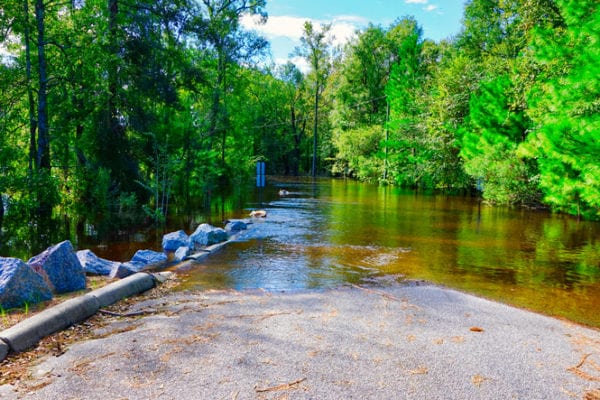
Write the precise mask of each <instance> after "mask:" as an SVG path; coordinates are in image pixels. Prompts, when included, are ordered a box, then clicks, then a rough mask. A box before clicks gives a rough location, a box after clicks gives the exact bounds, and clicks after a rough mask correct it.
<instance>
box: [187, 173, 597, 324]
mask: <svg viewBox="0 0 600 400" xmlns="http://www.w3.org/2000/svg"><path fill="white" fill-rule="evenodd" d="M282 188H283V189H285V190H288V191H289V192H290V194H289V195H287V196H285V197H280V196H279V195H278V190H279V189H282ZM260 198H261V200H262V201H260V202H259V201H252V202H250V203H247V204H246V207H245V208H246V209H245V210H244V213H245V214H247V212H248V211H249V210H251V209H256V208H263V209H265V210H267V212H268V216H267V218H266V219H264V220H256V221H255V223H254V224H252V225H251V226H250V227H251V228H250V229H249V230H248V231H246V232H244V234H243V235H242V236H241V237H240V238H239V239H238V241H236V242H234V243H230V244H228V245H227V246H225V247H224V248H223V249H222V250H220V251H219V252H218V253H217V254H214V255H212V256H210V257H208V258H205V259H204V260H203V261H202V262H200V263H196V264H193V265H192V266H191V267H189V268H186V269H179V270H177V271H178V273H180V274H181V275H182V276H184V277H185V284H184V285H183V288H184V289H196V288H198V289H211V288H213V289H214V288H217V289H223V288H235V289H257V288H262V289H265V290H271V291H289V290H300V289H302V290H303V289H323V288H329V287H336V286H339V285H343V284H347V283H365V282H379V283H381V282H386V281H403V280H427V281H430V282H434V283H436V284H441V285H445V286H448V287H451V288H455V289H458V290H462V291H465V292H469V293H473V294H477V295H482V296H485V297H488V298H491V299H494V300H499V301H502V302H505V303H508V304H512V305H516V306H519V307H524V308H529V309H532V310H534V311H538V312H543V313H546V314H549V315H553V316H558V317H562V318H565V319H568V320H572V321H576V322H579V323H583V324H586V325H590V326H595V327H600V224H599V223H596V222H582V221H577V220H576V219H573V218H570V217H566V216H557V215H552V214H549V213H547V212H540V211H531V210H524V209H520V208H507V207H491V206H486V205H484V204H480V203H479V202H478V201H477V199H472V198H469V197H456V196H442V195H426V194H415V193H414V192H408V191H403V190H400V189H397V188H392V187H379V186H376V185H369V184H364V183H358V182H352V181H342V180H330V179H326V180H317V181H314V182H313V181H306V180H305V181H302V180H296V181H289V180H288V181H284V180H281V181H271V182H269V187H267V188H266V190H265V192H264V193H261V195H260ZM240 216H242V215H230V216H227V217H240Z"/></svg>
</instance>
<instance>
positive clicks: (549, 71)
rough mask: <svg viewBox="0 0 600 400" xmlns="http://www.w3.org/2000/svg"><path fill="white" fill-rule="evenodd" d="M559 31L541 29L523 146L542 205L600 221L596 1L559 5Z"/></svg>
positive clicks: (598, 19) (564, 0)
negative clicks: (534, 166) (530, 129)
mask: <svg viewBox="0 0 600 400" xmlns="http://www.w3.org/2000/svg"><path fill="white" fill-rule="evenodd" d="M556 4H557V5H558V6H559V8H560V11H561V15H562V17H563V18H564V25H562V26H558V27H557V26H542V27H540V28H539V29H537V30H536V33H535V36H534V41H533V43H534V46H535V55H536V57H537V59H538V60H539V62H540V63H541V64H542V66H543V67H544V69H545V73H544V76H543V77H544V78H545V79H544V80H540V81H539V82H538V83H537V84H536V86H535V87H534V88H532V90H531V91H530V93H529V104H530V110H529V113H528V114H529V115H530V116H531V118H532V119H533V120H534V122H535V124H536V129H535V130H534V133H533V135H531V136H530V137H529V138H528V141H527V145H526V146H523V151H524V154H526V155H528V156H530V157H533V159H535V160H537V162H538V164H539V168H540V186H541V188H542V190H543V192H544V195H545V197H544V198H545V201H546V202H548V203H549V204H550V205H552V206H553V207H554V208H555V209H556V210H558V211H563V212H567V213H570V214H574V215H577V216H584V217H588V218H596V219H597V218H600V166H599V165H598V154H600V142H599V141H598V132H600V101H599V100H598V99H600V83H599V81H598V76H599V75H600V32H599V30H598V26H600V10H599V9H598V3H597V2H596V1H591V0H587V1H570V0H559V1H557V2H556Z"/></svg>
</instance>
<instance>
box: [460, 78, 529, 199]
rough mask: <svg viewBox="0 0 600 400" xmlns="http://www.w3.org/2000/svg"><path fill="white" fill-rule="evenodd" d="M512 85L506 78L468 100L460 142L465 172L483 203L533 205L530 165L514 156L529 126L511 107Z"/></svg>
mask: <svg viewBox="0 0 600 400" xmlns="http://www.w3.org/2000/svg"><path fill="white" fill-rule="evenodd" d="M514 91H515V88H514V85H513V83H512V82H511V80H510V78H509V77H508V76H506V75H503V76H499V77H497V78H496V79H494V80H493V81H490V82H486V83H483V84H481V85H480V88H479V90H478V92H477V93H476V94H475V95H474V96H472V98H471V102H470V107H469V108H470V113H469V117H468V120H467V124H466V127H465V128H464V129H465V133H464V137H463V138H462V150H461V155H462V157H463V159H464V162H465V171H466V172H467V173H468V174H469V175H471V176H472V177H473V178H475V179H477V180H478V181H479V182H480V184H482V185H483V193H484V197H485V198H486V199H487V200H490V201H494V202H498V203H505V204H513V203H531V202H533V201H535V200H536V199H535V198H531V196H532V195H533V196H535V195H536V193H537V189H536V188H537V181H536V180H535V174H536V168H535V164H534V163H530V162H527V161H526V160H524V159H523V158H522V157H519V156H518V155H517V149H518V146H519V144H520V143H523V142H524V141H525V139H526V134H527V131H528V129H529V128H530V122H529V120H528V118H527V117H526V115H525V112H524V110H519V109H516V108H515V107H514V106H513V104H511V99H512V98H513V97H514V96H513V92H514Z"/></svg>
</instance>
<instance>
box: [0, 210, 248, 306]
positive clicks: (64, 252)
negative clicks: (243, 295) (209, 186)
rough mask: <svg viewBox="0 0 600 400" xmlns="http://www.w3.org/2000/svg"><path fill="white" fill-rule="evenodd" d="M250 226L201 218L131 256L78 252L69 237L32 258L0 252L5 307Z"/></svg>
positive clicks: (178, 254) (116, 274)
mask: <svg viewBox="0 0 600 400" xmlns="http://www.w3.org/2000/svg"><path fill="white" fill-rule="evenodd" d="M246 228H247V225H246V222H245V221H243V220H234V221H229V222H228V224H227V225H226V226H225V229H223V228H216V227H214V226H211V225H209V224H201V225H200V226H198V228H197V229H196V230H195V231H194V233H192V234H191V235H190V236H188V235H187V234H186V233H185V232H184V231H182V230H180V231H177V232H171V233H168V234H166V235H164V236H163V240H162V247H163V252H157V251H152V250H138V251H137V252H136V253H135V254H134V256H133V257H132V258H131V260H130V261H126V262H118V261H110V260H106V259H103V258H100V257H98V256H97V255H95V254H94V253H93V252H92V251H91V250H80V251H78V252H75V251H74V249H73V245H72V244H71V242H70V241H68V240H66V241H64V242H62V243H59V244H57V245H55V246H52V247H50V248H48V249H47V250H45V251H44V252H42V253H41V254H39V255H37V256H35V257H33V258H31V259H30V260H29V261H28V262H27V263H25V262H23V261H22V260H19V259H16V258H4V257H0V307H1V308H2V309H9V308H14V307H21V306H23V305H25V304H35V303H39V302H42V301H46V300H50V299H51V298H52V296H53V294H60V293H67V292H74V291H78V290H83V289H85V288H86V275H102V276H108V277H109V278H119V279H120V278H124V277H127V276H129V275H132V274H134V273H136V272H139V271H141V270H143V269H149V268H152V267H157V266H160V265H164V264H165V263H167V262H168V260H169V256H168V254H170V253H174V256H173V257H174V259H175V261H183V260H184V259H186V258H187V257H188V256H190V254H192V253H194V252H196V251H199V250H201V249H202V248H204V247H206V246H211V245H213V244H216V243H221V242H224V241H226V240H228V239H229V235H230V234H233V233H236V232H238V231H241V230H244V229H246Z"/></svg>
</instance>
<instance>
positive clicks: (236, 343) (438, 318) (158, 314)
mask: <svg viewBox="0 0 600 400" xmlns="http://www.w3.org/2000/svg"><path fill="white" fill-rule="evenodd" d="M163 290H164V289H163ZM138 300H140V301H137V300H136V301H133V302H131V303H121V304H120V306H119V307H120V308H119V309H118V310H117V311H115V313H117V314H122V315H125V316H123V317H117V316H114V315H113V316H109V315H101V316H99V317H94V318H104V319H103V320H101V321H98V322H97V321H95V320H90V321H88V323H89V324H90V325H91V326H90V327H89V331H86V333H85V335H83V336H84V337H89V339H88V340H84V341H78V342H77V343H73V344H71V345H68V344H67V345H65V346H62V347H61V351H57V352H55V353H53V352H51V351H50V352H46V353H45V354H42V355H41V356H40V355H38V358H37V359H38V360H40V361H39V362H34V363H29V364H27V363H25V364H26V365H23V367H22V370H26V371H27V374H23V375H21V376H20V378H19V379H12V380H7V381H9V382H11V383H12V385H4V386H0V397H2V398H7V399H20V398H27V399H47V398H86V399H103V400H104V399H107V398H128V399H158V398H160V399H163V398H165V399H180V398H214V399H225V398H226V399H232V398H233V399H263V398H264V399H274V398H291V399H309V398H313V399H314V398H318V399H339V398H357V399H358V398H360V399H363V398H369V399H375V398H376V399H413V398H444V399H464V398H480V399H496V398H519V399H520V398H527V399H543V398H553V399H562V398H564V399H573V398H576V399H581V398H587V399H598V398H600V370H599V369H598V365H600V332H599V331H597V330H593V329H587V328H584V327H581V326H578V325H575V324H569V323H565V322H564V321H559V320H556V319H553V318H549V317H545V316H541V315H538V314H534V313H531V312H528V311H524V310H519V309H515V308H512V307H508V306H505V305H502V304H498V303H494V302H491V301H488V300H484V299H480V298H477V297H474V296H469V295H466V294H463V293H460V292H456V291H453V290H448V289H445V288H440V287H437V286H432V285H402V284H394V285H392V286H388V287H358V286H351V287H342V288H339V289H334V290H324V291H307V292H291V293H266V292H237V291H218V292H199V293H177V292H170V291H168V290H164V291H163V292H162V293H154V294H151V295H149V296H148V297H146V298H145V299H138ZM14 362H16V361H15V360H14V359H13V360H12V363H14ZM10 364H11V362H9V363H7V364H3V365H2V369H3V375H4V370H5V369H6V368H10V367H11V365H10ZM7 381H5V382H7ZM586 396H587V397H586Z"/></svg>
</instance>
